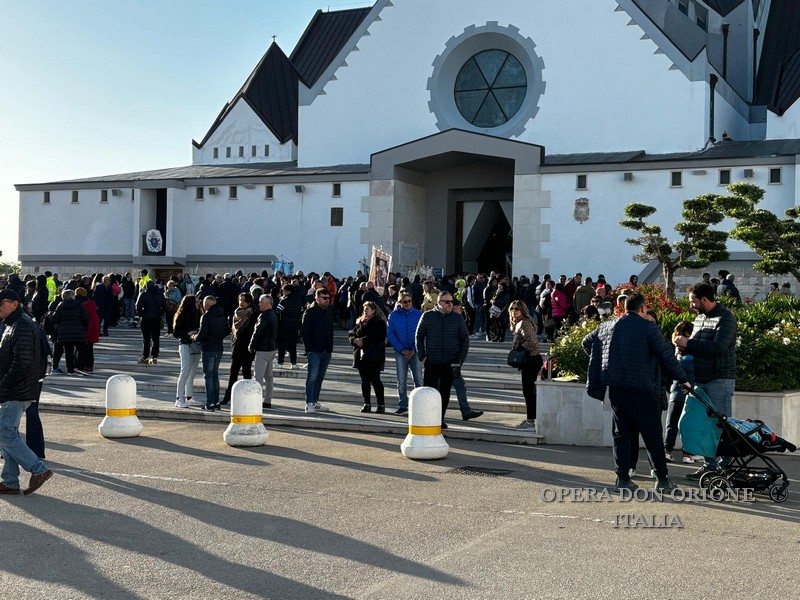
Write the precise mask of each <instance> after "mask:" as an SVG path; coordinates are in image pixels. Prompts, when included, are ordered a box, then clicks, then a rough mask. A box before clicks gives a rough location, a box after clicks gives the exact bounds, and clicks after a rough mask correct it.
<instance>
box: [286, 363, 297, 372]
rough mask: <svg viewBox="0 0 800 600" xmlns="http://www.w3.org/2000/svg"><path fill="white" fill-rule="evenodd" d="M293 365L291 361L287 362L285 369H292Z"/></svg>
mask: <svg viewBox="0 0 800 600" xmlns="http://www.w3.org/2000/svg"><path fill="white" fill-rule="evenodd" d="M294 367H295V366H294V365H293V364H292V363H289V364H288V365H286V370H287V371H291V370H292V369H294Z"/></svg>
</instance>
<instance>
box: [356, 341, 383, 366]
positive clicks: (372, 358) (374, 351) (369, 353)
mask: <svg viewBox="0 0 800 600" xmlns="http://www.w3.org/2000/svg"><path fill="white" fill-rule="evenodd" d="M383 353H384V350H383V348H381V347H380V346H375V345H373V344H370V345H369V346H364V347H363V348H361V360H363V361H366V362H380V361H382V360H383V358H384V356H383Z"/></svg>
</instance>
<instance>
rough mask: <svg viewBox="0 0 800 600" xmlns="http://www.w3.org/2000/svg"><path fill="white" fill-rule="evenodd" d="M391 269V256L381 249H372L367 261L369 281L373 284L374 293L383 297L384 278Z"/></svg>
mask: <svg viewBox="0 0 800 600" xmlns="http://www.w3.org/2000/svg"><path fill="white" fill-rule="evenodd" d="M391 268H392V255H391V254H389V253H388V252H385V251H384V250H383V248H376V247H375V246H373V247H372V256H371V258H370V261H369V281H371V282H372V283H374V284H375V291H376V292H378V293H379V294H380V295H383V293H384V290H385V289H386V278H387V276H388V275H389V271H390V270H391Z"/></svg>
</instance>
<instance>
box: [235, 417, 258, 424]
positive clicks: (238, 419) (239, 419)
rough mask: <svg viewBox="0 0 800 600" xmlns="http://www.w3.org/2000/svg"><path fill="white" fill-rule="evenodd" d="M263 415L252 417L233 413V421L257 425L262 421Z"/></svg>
mask: <svg viewBox="0 0 800 600" xmlns="http://www.w3.org/2000/svg"><path fill="white" fill-rule="evenodd" d="M261 421H262V417H261V415H253V416H252V417H240V416H236V415H231V423H233V424H234V425H256V424H258V423H261Z"/></svg>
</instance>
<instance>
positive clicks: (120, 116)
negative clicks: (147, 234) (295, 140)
mask: <svg viewBox="0 0 800 600" xmlns="http://www.w3.org/2000/svg"><path fill="white" fill-rule="evenodd" d="M371 4H372V3H371V2H353V1H350V0H330V1H329V2H325V0H216V1H214V0H134V1H132V2H131V1H126V0H70V1H66V0H0V211H2V213H0V214H2V220H1V221H0V223H2V226H1V228H0V250H2V252H3V257H2V258H0V261H4V260H16V258H17V238H18V229H19V208H18V205H19V194H18V192H17V191H16V190H15V189H14V184H16V183H38V182H47V181H57V180H60V179H75V178H80V177H90V176H97V175H110V174H114V173H125V172H129V171H140V170H147V169H157V168H165V167H175V166H181V165H188V164H191V162H192V150H191V148H192V146H191V142H192V139H195V140H198V141H199V140H201V139H202V138H203V136H204V135H205V133H206V131H207V130H208V128H209V127H210V126H211V124H212V123H213V122H214V119H215V118H216V116H217V114H218V113H219V111H220V110H221V109H222V107H223V106H224V104H225V103H226V102H227V101H229V100H230V99H231V98H232V97H233V95H234V94H235V93H236V92H237V91H238V89H239V87H241V85H242V84H243V83H244V81H245V79H246V78H247V76H248V75H249V74H250V72H251V71H252V70H253V68H254V67H255V66H256V64H257V63H258V61H259V60H260V59H261V57H262V56H263V54H264V52H266V50H267V48H268V47H269V45H270V43H271V42H272V36H273V35H275V36H277V39H276V41H277V43H278V44H279V45H280V46H281V48H282V49H283V51H284V52H286V54H287V55H288V54H290V53H291V51H292V48H294V45H295V44H296V43H297V40H298V39H299V38H300V36H301V35H302V33H303V31H304V30H305V28H306V26H307V25H308V23H309V22H310V20H311V18H312V17H313V15H314V13H315V12H316V10H317V9H322V10H328V9H331V10H337V9H345V8H358V7H364V6H370V5H371ZM75 226H76V227H80V223H76V224H75Z"/></svg>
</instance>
